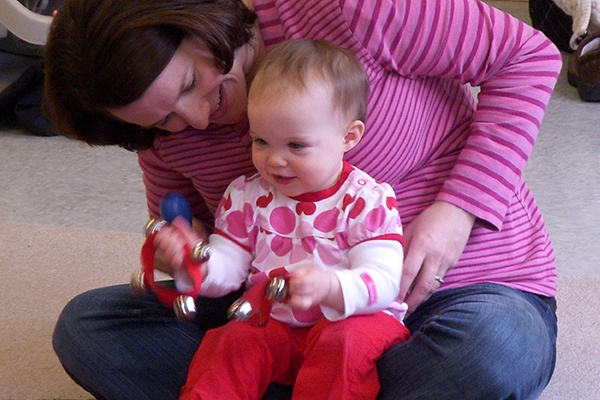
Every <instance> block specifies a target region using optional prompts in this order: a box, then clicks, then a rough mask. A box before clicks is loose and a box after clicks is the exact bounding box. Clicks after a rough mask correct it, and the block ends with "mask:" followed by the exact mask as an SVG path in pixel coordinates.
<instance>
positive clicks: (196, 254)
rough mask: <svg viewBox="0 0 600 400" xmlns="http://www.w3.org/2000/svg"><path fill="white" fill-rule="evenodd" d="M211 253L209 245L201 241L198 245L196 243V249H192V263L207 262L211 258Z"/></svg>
mask: <svg viewBox="0 0 600 400" xmlns="http://www.w3.org/2000/svg"><path fill="white" fill-rule="evenodd" d="M209 251H210V246H209V245H208V243H206V242H205V241H202V240H201V241H199V242H198V243H196V244H195V245H194V247H192V249H191V250H190V257H191V259H192V261H194V262H196V263H199V262H202V261H206V260H208V258H209V257H210V254H209Z"/></svg>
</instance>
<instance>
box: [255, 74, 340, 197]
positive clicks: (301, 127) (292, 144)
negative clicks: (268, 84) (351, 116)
mask: <svg viewBox="0 0 600 400" xmlns="http://www.w3.org/2000/svg"><path fill="white" fill-rule="evenodd" d="M331 92H332V91H331V89H330V88H329V87H328V86H327V85H323V84H315V83H309V84H308V85H307V87H306V88H305V89H302V90H298V89H294V88H286V89H285V93H284V94H283V95H281V94H278V95H275V93H281V90H276V91H273V90H270V89H268V88H267V89H266V90H264V91H263V92H262V93H261V94H260V95H257V96H253V97H252V98H251V99H250V101H249V104H248V118H249V119H250V135H251V136H252V139H253V145H252V159H253V161H254V165H255V166H256V168H257V170H258V172H260V174H261V175H262V176H263V178H265V179H266V180H267V181H268V182H269V183H271V184H272V185H273V186H274V187H275V188H276V189H277V190H278V191H280V192H281V193H283V194H285V195H286V196H289V197H293V196H298V195H300V194H302V193H308V192H314V191H318V190H322V189H327V188H329V187H331V186H333V185H334V184H335V183H336V181H337V179H338V177H339V175H340V173H341V170H342V159H343V155H344V153H345V152H346V151H347V150H348V149H349V148H348V144H347V141H346V138H345V136H346V128H347V126H348V121H347V120H346V119H345V118H343V116H342V115H341V114H342V113H341V112H339V111H338V110H337V109H334V107H333V103H332V101H333V99H332V93H331Z"/></svg>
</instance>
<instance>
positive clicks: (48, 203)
mask: <svg viewBox="0 0 600 400" xmlns="http://www.w3.org/2000/svg"><path fill="white" fill-rule="evenodd" d="M488 3H490V4H492V5H494V6H497V7H499V8H501V9H504V10H506V11H508V12H510V13H512V14H513V15H515V16H517V17H519V18H522V19H524V20H526V21H527V20H528V13H527V2H506V1H488ZM564 57H565V61H566V58H567V55H565V56H564ZM35 61H36V60H35V59H33V58H27V57H20V56H14V55H10V54H7V53H1V52H0V88H2V87H4V86H5V85H6V84H7V83H8V82H10V81H12V80H13V79H14V78H15V77H16V76H18V74H19V73H20V71H22V70H23V69H24V68H25V67H26V66H27V65H29V64H31V63H33V62H35ZM599 123H600V104H590V103H583V102H581V101H580V100H579V98H578V96H577V93H576V91H575V89H573V88H572V87H570V86H569V85H568V84H567V81H566V63H565V66H564V67H563V71H562V73H561V76H560V79H559V83H558V86H557V88H556V90H555V92H554V94H553V97H552V100H551V102H550V105H549V107H548V113H547V116H546V118H545V120H544V123H543V125H542V129H541V132H540V136H539V138H538V142H537V144H536V148H535V149H534V152H533V154H532V156H531V160H530V162H529V164H528V167H527V169H526V171H525V177H526V179H527V181H528V182H529V184H530V186H531V188H532V190H533V192H534V194H535V195H536V199H537V201H538V203H539V204H540V207H541V209H542V211H543V213H544V217H545V220H546V222H547V224H548V229H549V231H550V235H551V237H552V239H553V242H554V245H555V248H556V255H557V261H558V270H559V294H558V301H559V358H558V363H557V369H556V373H555V376H554V378H553V380H552V382H551V384H550V386H549V387H548V389H547V390H546V392H545V393H544V394H543V396H542V400H566V399H578V400H594V399H597V398H599V395H598V393H599V392H600V384H598V382H597V378H598V377H599V376H600V350H599V347H598V345H597V340H598V337H599V336H598V333H597V332H598V331H599V330H600V329H599V328H600V326H599V325H600V317H599V316H598V313H597V310H598V308H600V307H596V306H600V297H599V296H598V293H600V241H599V240H598V239H597V237H598V235H599V234H600V213H598V210H599V209H600V185H599V184H598V183H599V182H600V128H598V125H599ZM145 222H146V212H145V198H144V189H143V186H142V183H141V173H140V171H139V168H138V166H137V161H136V157H135V155H134V154H133V153H129V152H126V151H124V150H121V149H118V148H91V147H88V146H86V145H82V144H80V143H75V142H72V141H69V140H67V139H65V138H62V137H50V138H43V137H34V136H32V135H29V134H27V133H25V132H23V131H22V130H21V129H20V128H19V127H18V126H16V125H15V124H14V123H12V122H10V121H0V274H1V276H2V280H1V281H0V282H1V283H0V285H1V286H0V305H1V306H2V311H1V314H0V338H1V339H0V400H34V399H60V400H65V399H89V398H90V396H89V395H88V394H86V393H85V392H84V391H83V390H81V389H80V388H79V387H77V386H76V385H75V384H74V383H72V382H71V381H70V379H69V378H68V377H67V375H66V374H65V373H64V372H63V371H62V369H61V367H60V365H59V363H58V360H57V359H56V356H55V355H54V353H53V352H52V348H51V343H50V340H51V332H52V329H53V325H54V322H55V320H56V318H57V316H58V314H59V313H60V310H61V309H62V307H63V305H64V304H65V303H66V302H67V301H68V300H69V299H70V298H71V297H73V296H74V295H76V294H77V293H80V292H82V291H84V290H87V289H90V288H94V287H98V286H104V285H108V284H113V283H125V282H127V281H128V280H129V276H130V274H131V272H132V271H133V270H134V269H135V268H137V267H138V255H139V254H138V252H139V248H140V245H141V243H142V240H143V238H142V235H141V233H140V232H141V229H142V226H143V224H144V223H145Z"/></svg>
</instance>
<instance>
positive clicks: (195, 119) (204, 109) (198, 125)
mask: <svg viewBox="0 0 600 400" xmlns="http://www.w3.org/2000/svg"><path fill="white" fill-rule="evenodd" d="M178 114H179V116H180V117H181V118H182V119H184V120H185V122H186V123H187V125H188V126H191V127H192V128H195V129H199V130H204V129H206V128H207V127H208V124H209V123H210V103H209V102H208V101H206V100H205V99H203V98H202V99H199V100H198V101H197V102H196V103H195V102H192V101H188V102H186V103H184V104H182V108H181V110H180V111H179V113H178Z"/></svg>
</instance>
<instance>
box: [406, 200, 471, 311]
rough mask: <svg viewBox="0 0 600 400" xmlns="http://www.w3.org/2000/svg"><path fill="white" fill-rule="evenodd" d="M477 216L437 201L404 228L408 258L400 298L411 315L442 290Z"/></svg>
mask: <svg viewBox="0 0 600 400" xmlns="http://www.w3.org/2000/svg"><path fill="white" fill-rule="evenodd" d="M474 223H475V216H474V215H473V214H470V213H468V212H467V211H465V210H463V209H462V208H459V207H457V206H455V205H453V204H450V203H447V202H444V201H436V202H434V203H433V204H432V205H431V206H429V207H428V208H426V209H425V210H424V211H423V212H422V213H421V214H419V216H417V218H415V219H414V220H413V221H412V222H411V223H410V224H409V225H407V226H406V227H405V228H404V239H405V255H406V256H405V259H404V266H403V268H402V280H401V282H400V295H399V298H400V299H404V301H405V302H406V304H407V305H408V314H410V313H412V312H413V311H414V310H415V309H416V308H417V307H418V306H419V305H420V304H421V303H423V302H424V301H425V300H427V299H428V298H429V297H430V296H431V295H432V294H433V293H435V291H436V290H437V289H438V288H439V287H440V285H441V283H440V282H439V281H438V280H437V279H436V277H440V278H443V277H444V275H445V274H446V273H447V272H448V271H449V270H450V269H452V268H453V267H454V266H455V265H456V263H457V262H458V260H459V258H460V256H461V254H462V252H463V250H464V248H465V246H466V244H467V241H468V240H469V236H470V235H471V230H472V229H473V224H474Z"/></svg>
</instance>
